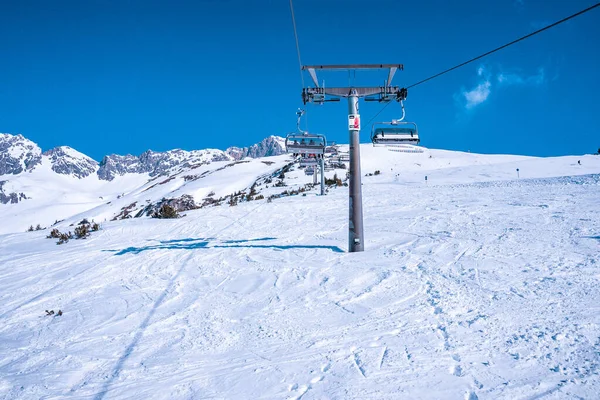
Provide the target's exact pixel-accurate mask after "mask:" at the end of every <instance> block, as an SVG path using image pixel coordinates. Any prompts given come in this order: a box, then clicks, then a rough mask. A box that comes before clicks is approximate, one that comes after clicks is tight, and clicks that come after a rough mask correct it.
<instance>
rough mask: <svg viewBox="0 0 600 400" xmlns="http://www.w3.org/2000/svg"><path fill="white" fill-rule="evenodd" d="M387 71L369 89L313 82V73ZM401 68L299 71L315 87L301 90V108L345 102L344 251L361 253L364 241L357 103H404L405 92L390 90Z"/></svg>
mask: <svg viewBox="0 0 600 400" xmlns="http://www.w3.org/2000/svg"><path fill="white" fill-rule="evenodd" d="M364 69H367V70H373V69H387V70H388V76H387V79H386V80H385V81H384V84H383V86H372V87H354V86H350V87H327V88H326V87H324V86H323V87H321V86H319V80H318V79H317V70H330V71H350V70H364ZM403 69H404V66H403V65H402V64H348V65H305V66H302V70H303V71H308V73H309V74H310V76H311V78H312V81H313V83H314V84H315V87H308V88H303V89H302V101H303V102H304V104H306V103H309V102H312V103H316V104H324V103H325V102H329V101H340V99H341V98H342V97H346V98H347V99H348V130H349V132H350V185H349V189H350V190H349V200H350V204H349V221H348V222H349V225H348V251H349V252H351V253H352V252H357V251H364V249H365V238H364V232H363V212H362V187H361V185H362V184H361V173H360V139H359V135H360V114H359V108H358V100H359V99H360V98H361V97H364V98H365V101H378V102H380V103H387V102H390V101H394V100H395V101H402V100H404V99H406V94H407V91H406V89H404V88H402V89H401V88H400V87H398V86H392V78H393V77H394V74H395V73H396V71H397V70H403Z"/></svg>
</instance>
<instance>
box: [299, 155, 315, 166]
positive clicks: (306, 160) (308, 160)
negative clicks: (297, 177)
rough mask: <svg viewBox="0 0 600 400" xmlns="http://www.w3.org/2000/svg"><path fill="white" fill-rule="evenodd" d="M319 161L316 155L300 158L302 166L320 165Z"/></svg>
mask: <svg viewBox="0 0 600 400" xmlns="http://www.w3.org/2000/svg"><path fill="white" fill-rule="evenodd" d="M318 164H319V163H318V161H317V159H316V158H315V157H302V158H301V159H300V166H301V167H311V166H315V165H318Z"/></svg>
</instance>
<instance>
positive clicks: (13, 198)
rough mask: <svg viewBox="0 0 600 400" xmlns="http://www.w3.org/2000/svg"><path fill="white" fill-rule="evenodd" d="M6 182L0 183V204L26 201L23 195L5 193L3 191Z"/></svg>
mask: <svg viewBox="0 0 600 400" xmlns="http://www.w3.org/2000/svg"><path fill="white" fill-rule="evenodd" d="M7 182H8V181H0V204H8V203H11V204H17V203H18V202H19V201H21V200H25V199H27V196H26V195H25V193H16V192H12V193H6V192H5V190H4V185H5V184H6V183H7Z"/></svg>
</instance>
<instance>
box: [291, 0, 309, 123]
mask: <svg viewBox="0 0 600 400" xmlns="http://www.w3.org/2000/svg"><path fill="white" fill-rule="evenodd" d="M290 11H291V13H292V25H293V26H294V38H295V39H296V52H297V53H298V64H299V67H300V81H301V82H302V89H304V73H303V72H302V58H301V57H300V43H299V42H298V30H297V29H296V16H295V14H294V4H293V3H292V0H290ZM304 120H305V121H306V122H305V124H306V129H307V130H308V115H306V118H305V119H304Z"/></svg>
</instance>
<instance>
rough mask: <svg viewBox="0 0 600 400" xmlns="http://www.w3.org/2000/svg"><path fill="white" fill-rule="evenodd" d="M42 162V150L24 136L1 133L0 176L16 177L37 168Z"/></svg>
mask: <svg viewBox="0 0 600 400" xmlns="http://www.w3.org/2000/svg"><path fill="white" fill-rule="evenodd" d="M41 161H42V150H41V149H40V147H39V146H38V145H37V144H35V143H33V142H32V141H31V140H28V139H26V138H24V137H23V136H22V135H16V136H15V135H10V134H8V133H0V176H2V175H16V174H20V173H21V172H23V171H29V170H31V169H33V168H35V166H36V165H38V164H39V163H40V162H41Z"/></svg>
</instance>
